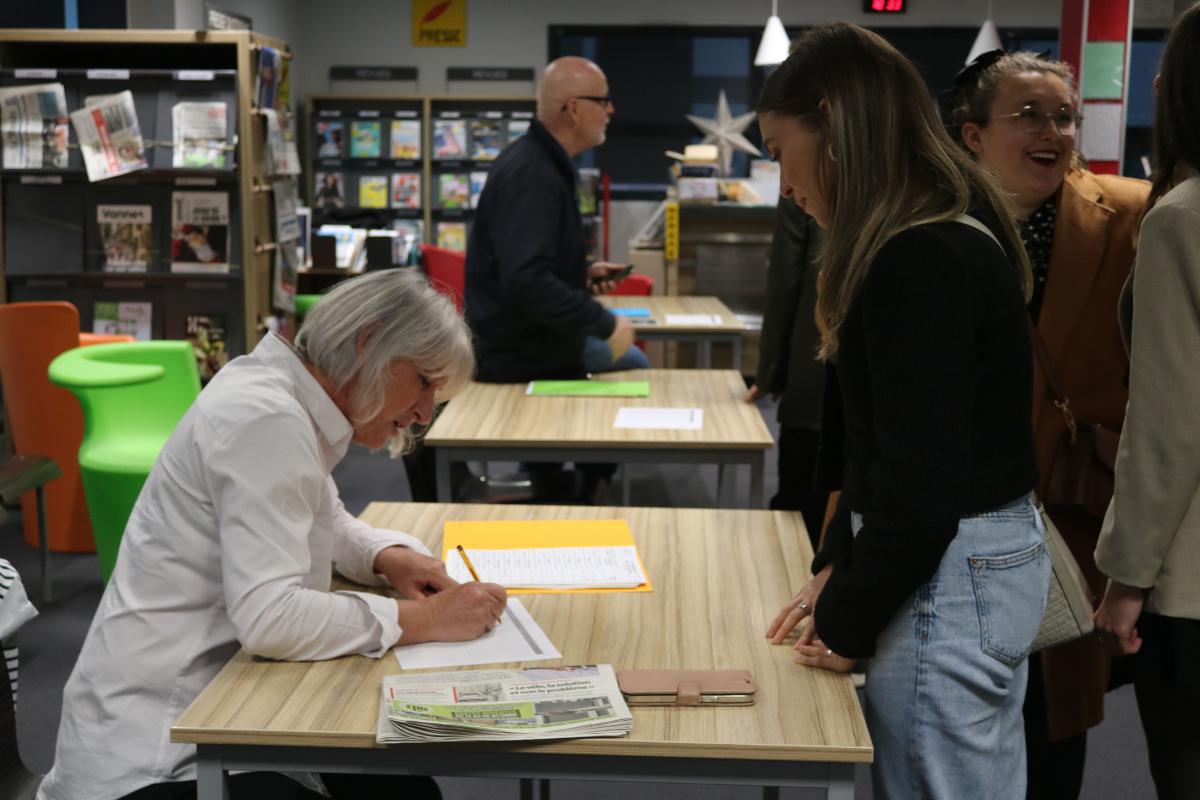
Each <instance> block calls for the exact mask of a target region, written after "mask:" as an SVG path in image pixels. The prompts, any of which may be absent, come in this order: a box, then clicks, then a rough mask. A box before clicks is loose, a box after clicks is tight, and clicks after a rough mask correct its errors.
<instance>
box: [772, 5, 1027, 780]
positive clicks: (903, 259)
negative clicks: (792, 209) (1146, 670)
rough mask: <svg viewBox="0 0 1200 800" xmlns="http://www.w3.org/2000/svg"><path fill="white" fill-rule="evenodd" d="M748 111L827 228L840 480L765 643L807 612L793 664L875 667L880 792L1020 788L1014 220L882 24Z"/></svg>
mask: <svg viewBox="0 0 1200 800" xmlns="http://www.w3.org/2000/svg"><path fill="white" fill-rule="evenodd" d="M756 110H757V112H758V123H759V129H760V130H761V131H762V135H763V145H764V147H765V148H766V149H767V151H768V152H769V153H770V154H771V156H772V157H773V158H775V159H777V160H778V161H779V164H780V192H781V194H782V195H783V197H784V198H791V199H792V201H793V202H795V203H796V204H797V205H798V206H800V208H801V209H803V210H804V211H806V212H807V213H808V214H810V215H811V216H812V217H813V219H814V220H815V221H816V223H817V224H818V225H819V226H821V227H822V228H825V229H826V231H827V234H828V235H827V236H826V239H825V245H824V248H823V251H822V255H821V276H820V282H819V285H818V294H817V310H816V319H817V325H818V328H819V329H820V332H821V350H820V353H821V357H822V358H823V359H824V360H825V361H826V362H827V363H830V365H831V367H832V368H831V369H830V370H829V371H828V378H827V381H826V401H825V403H824V404H823V408H822V413H823V420H822V427H821V433H822V439H823V442H822V444H823V445H824V446H825V450H826V453H827V458H826V460H825V461H824V462H823V464H822V467H823V468H824V469H825V470H826V472H825V477H827V478H828V477H831V476H832V475H833V474H836V475H838V476H840V477H841V489H842V492H841V496H840V500H839V502H838V509H837V511H836V513H835V514H834V516H833V519H832V520H831V521H830V524H829V526H828V528H827V529H826V533H825V540H824V542H823V544H822V547H821V551H820V552H819V553H818V554H817V558H816V559H815V560H814V563H813V572H814V573H815V577H814V578H813V579H812V580H811V581H809V582H808V583H807V584H806V585H804V586H802V587H800V589H799V591H798V592H797V593H796V594H795V596H794V597H793V598H792V600H791V601H790V602H788V603H787V604H786V605H785V606H784V607H783V609H782V610H781V611H780V612H779V614H778V615H777V616H776V617H775V619H774V620H772V621H771V622H770V623H769V625H768V628H767V632H766V635H767V636H768V637H769V638H770V639H771V640H772V642H774V643H776V644H782V643H783V642H784V641H785V640H786V639H787V638H788V637H789V635H790V634H791V632H792V631H793V630H795V629H796V628H797V627H798V625H800V623H801V622H802V621H804V620H806V619H808V622H807V624H806V625H805V626H804V627H803V628H802V629H801V630H800V632H799V634H798V638H797V640H796V642H795V644H794V648H795V660H796V661H797V662H798V663H800V664H803V665H806V666H808V667H816V668H820V669H828V670H841V671H845V670H848V669H849V668H850V666H851V664H852V662H851V661H850V660H849V659H852V658H854V659H869V662H867V663H866V664H865V665H864V666H865V671H866V687H865V704H864V710H865V713H866V720H867V726H868V728H869V730H870V733H871V740H872V741H873V742H874V744H875V761H874V764H873V765H872V775H873V777H874V783H873V785H874V791H875V796H876V797H878V798H881V800H909V799H911V800H917V798H921V800H962V799H963V798H980V797H987V798H992V800H1005V799H1008V800H1019V799H1020V798H1023V797H1024V795H1025V787H1024V784H1025V781H1024V776H1025V769H1024V763H1025V762H1024V757H1025V742H1024V737H1023V736H1022V735H1021V729H1022V722H1021V702H1022V699H1023V698H1024V694H1025V674H1026V660H1027V659H1026V655H1027V653H1028V651H1029V648H1030V646H1031V645H1032V643H1033V639H1034V636H1035V635H1036V633H1037V630H1038V626H1039V623H1040V622H1041V618H1042V614H1043V611H1044V606H1045V601H1046V593H1047V589H1048V587H1049V580H1050V557H1049V555H1048V554H1047V552H1046V548H1045V529H1044V527H1043V525H1042V520H1041V517H1040V515H1039V514H1038V513H1037V509H1036V508H1035V506H1034V505H1033V503H1032V502H1031V493H1032V490H1033V488H1034V483H1035V482H1036V479H1037V474H1036V467H1035V464H1034V454H1033V424H1032V420H1031V414H1030V408H1029V395H1030V393H1031V392H1032V391H1033V385H1032V382H1033V361H1032V354H1031V352H1030V347H1029V333H1028V330H1027V327H1026V323H1025V299H1026V295H1025V290H1026V289H1027V288H1028V287H1029V283H1030V275H1029V262H1028V259H1027V258H1026V256H1025V252H1024V249H1023V248H1022V247H1021V241H1020V236H1019V234H1018V233H1017V229H1016V225H1015V223H1014V222H1013V220H1012V218H1011V217H1010V216H1009V214H1008V209H1007V205H1006V202H1005V200H1004V197H1003V196H1002V194H1001V193H1000V191H999V188H998V186H997V185H996V184H995V183H994V182H993V180H992V179H991V178H990V177H989V176H988V175H987V174H986V172H985V170H983V169H982V168H981V167H980V166H979V165H978V164H976V163H975V162H974V161H973V160H972V159H970V158H969V157H968V156H967V155H966V154H965V153H963V152H962V151H961V150H960V149H959V148H958V147H956V146H955V144H954V143H953V142H952V141H951V140H950V137H949V136H947V135H946V131H945V129H944V128H943V126H942V123H941V120H940V119H939V118H938V115H937V111H936V109H935V107H934V104H933V102H932V100H931V99H930V97H929V94H928V92H927V91H926V88H925V84H924V82H923V81H922V80H921V76H920V74H919V73H918V72H917V70H916V68H915V67H914V66H913V64H912V62H910V61H909V60H908V59H906V58H905V57H904V56H902V55H901V54H900V53H899V52H897V51H896V49H895V48H894V47H892V46H891V45H889V44H888V43H887V42H886V41H884V40H883V39H882V38H881V37H880V36H878V35H877V34H874V33H871V32H870V31H867V30H865V29H863V28H860V27H858V26H855V25H848V24H835V25H829V26H825V27H820V28H814V29H812V30H810V31H808V32H806V33H805V34H804V35H803V36H801V37H800V38H799V39H798V40H797V43H796V46H795V49H794V51H793V52H792V55H791V56H789V57H788V59H787V61H785V62H784V63H783V64H782V65H780V67H779V68H778V69H777V70H776V71H775V72H774V73H772V74H771V76H770V77H769V78H768V79H767V81H766V83H765V84H764V86H763V91H762V95H761V96H760V98H759V101H758V106H757V109H756ZM784 202H786V200H784ZM834 452H837V453H838V454H839V455H840V456H841V457H840V458H834V456H833V453H834ZM834 462H837V463H836V464H835V463H834ZM779 588H782V587H779ZM785 713H786V712H785Z"/></svg>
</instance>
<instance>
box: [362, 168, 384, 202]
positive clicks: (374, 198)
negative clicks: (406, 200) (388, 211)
mask: <svg viewBox="0 0 1200 800" xmlns="http://www.w3.org/2000/svg"><path fill="white" fill-rule="evenodd" d="M358 205H359V207H360V208H387V207H388V179H387V176H386V175H363V176H362V177H360V178H359V179H358Z"/></svg>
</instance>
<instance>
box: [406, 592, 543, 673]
mask: <svg viewBox="0 0 1200 800" xmlns="http://www.w3.org/2000/svg"><path fill="white" fill-rule="evenodd" d="M392 652H394V653H395V654H396V660H397V661H398V662H400V666H401V667H403V668H404V669H424V668H426V667H469V666H472V665H475V664H500V663H504V662H508V661H547V660H549V659H552V658H562V653H560V652H558V648H557V647H555V646H554V642H552V641H550V639H549V637H547V636H546V632H545V631H543V630H542V626H540V625H538V624H537V622H536V621H534V619H533V617H531V616H530V615H529V612H528V611H526V610H525V606H524V605H522V604H521V600H520V598H517V597H510V598H508V606H507V607H506V608H505V609H504V616H503V617H501V621H500V624H499V625H497V626H496V627H495V628H492V629H491V630H490V631H488V632H487V633H485V634H484V635H483V636H480V637H479V638H478V639H472V640H471V641H469V642H425V643H424V644H410V645H403V646H400V647H396V648H395V649H394V650H393V651H392Z"/></svg>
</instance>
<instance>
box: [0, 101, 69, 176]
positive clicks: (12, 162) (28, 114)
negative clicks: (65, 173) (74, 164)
mask: <svg viewBox="0 0 1200 800" xmlns="http://www.w3.org/2000/svg"><path fill="white" fill-rule="evenodd" d="M0 134H2V135H3V138H4V168H5V169H65V168H66V166H67V97H66V92H65V91H64V90H63V85H62V84H61V83H37V84H32V85H28V86H11V87H8V88H6V89H0Z"/></svg>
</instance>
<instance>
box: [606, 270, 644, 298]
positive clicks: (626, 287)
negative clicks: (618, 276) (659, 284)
mask: <svg viewBox="0 0 1200 800" xmlns="http://www.w3.org/2000/svg"><path fill="white" fill-rule="evenodd" d="M609 294H620V295H625V296H627V297H634V296H636V297H647V296H649V295H652V294H654V278H651V277H650V276H649V275H630V276H629V277H628V278H626V279H625V280H623V281H621V282H620V283H618V284H617V285H616V286H614V287H613V290H612V291H611V292H609Z"/></svg>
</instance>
